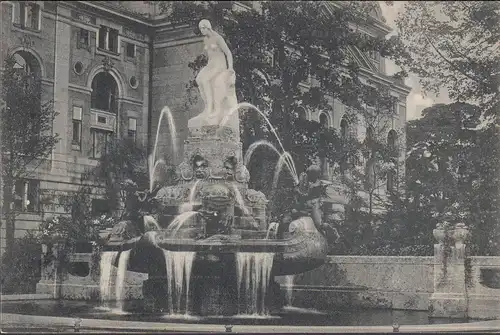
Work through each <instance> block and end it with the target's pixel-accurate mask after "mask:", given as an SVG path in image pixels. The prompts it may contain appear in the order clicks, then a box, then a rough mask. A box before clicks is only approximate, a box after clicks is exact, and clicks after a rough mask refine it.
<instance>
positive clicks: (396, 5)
mask: <svg viewBox="0 0 500 335" xmlns="http://www.w3.org/2000/svg"><path fill="white" fill-rule="evenodd" d="M379 3H380V7H381V8H382V13H383V15H384V17H385V19H386V20H387V22H386V23H387V25H388V26H390V27H391V28H393V29H394V30H393V32H392V33H391V34H390V35H389V36H391V35H394V34H397V29H396V24H395V20H396V19H397V17H398V14H399V13H400V12H402V11H403V10H404V5H405V4H406V3H407V1H394V2H393V4H392V6H388V5H387V4H386V3H385V2H384V1H379ZM398 70H399V67H398V66H397V65H396V64H394V62H393V61H392V60H390V59H386V71H387V74H388V75H392V74H394V73H396V72H397V71H398ZM405 83H406V85H408V86H410V87H411V88H412V90H411V92H410V94H409V95H408V98H407V100H406V113H407V119H408V121H409V120H414V119H418V118H420V117H421V112H422V110H423V109H424V108H426V107H429V106H432V105H433V104H436V103H449V102H450V99H449V97H448V94H447V92H446V90H445V89H442V90H441V91H440V94H439V96H435V95H434V94H432V93H429V94H425V93H424V92H422V87H421V85H420V83H419V78H418V77H417V76H416V75H413V74H410V75H409V76H408V78H406V81H405Z"/></svg>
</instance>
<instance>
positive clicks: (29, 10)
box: [24, 3, 40, 30]
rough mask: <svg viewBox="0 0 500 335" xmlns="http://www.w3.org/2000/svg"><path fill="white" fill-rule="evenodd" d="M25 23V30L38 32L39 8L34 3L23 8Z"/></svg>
mask: <svg viewBox="0 0 500 335" xmlns="http://www.w3.org/2000/svg"><path fill="white" fill-rule="evenodd" d="M24 8H25V12H24V15H25V22H24V25H25V27H27V28H30V29H34V30H40V27H39V21H40V6H38V5H37V4H34V3H26V4H25V6H24Z"/></svg>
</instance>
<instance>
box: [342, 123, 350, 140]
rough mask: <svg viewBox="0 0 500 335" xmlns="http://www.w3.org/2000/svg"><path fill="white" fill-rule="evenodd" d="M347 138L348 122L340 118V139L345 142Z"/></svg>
mask: <svg viewBox="0 0 500 335" xmlns="http://www.w3.org/2000/svg"><path fill="white" fill-rule="evenodd" d="M348 136H349V122H348V121H347V120H346V118H342V121H340V137H341V138H342V140H344V141H345V140H347V137H348Z"/></svg>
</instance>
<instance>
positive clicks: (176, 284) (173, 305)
mask: <svg viewBox="0 0 500 335" xmlns="http://www.w3.org/2000/svg"><path fill="white" fill-rule="evenodd" d="M163 254H164V256H165V267H166V271H167V287H168V306H169V312H170V313H169V314H181V312H182V310H184V314H186V315H187V314H188V313H189V285H190V281H191V269H192V267H193V261H194V257H195V255H196V253H195V252H175V251H170V250H163ZM183 293H184V297H185V299H184V301H185V306H184V308H181V307H182V297H183Z"/></svg>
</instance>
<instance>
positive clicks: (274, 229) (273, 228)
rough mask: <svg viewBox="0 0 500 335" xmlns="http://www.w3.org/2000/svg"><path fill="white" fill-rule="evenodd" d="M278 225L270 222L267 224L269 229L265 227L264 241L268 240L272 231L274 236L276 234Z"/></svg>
mask: <svg viewBox="0 0 500 335" xmlns="http://www.w3.org/2000/svg"><path fill="white" fill-rule="evenodd" d="M279 225H280V224H279V223H278V222H271V223H270V224H269V227H267V234H266V240H268V239H269V235H270V234H271V232H272V231H274V232H275V233H274V235H276V233H277V232H278V227H279Z"/></svg>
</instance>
